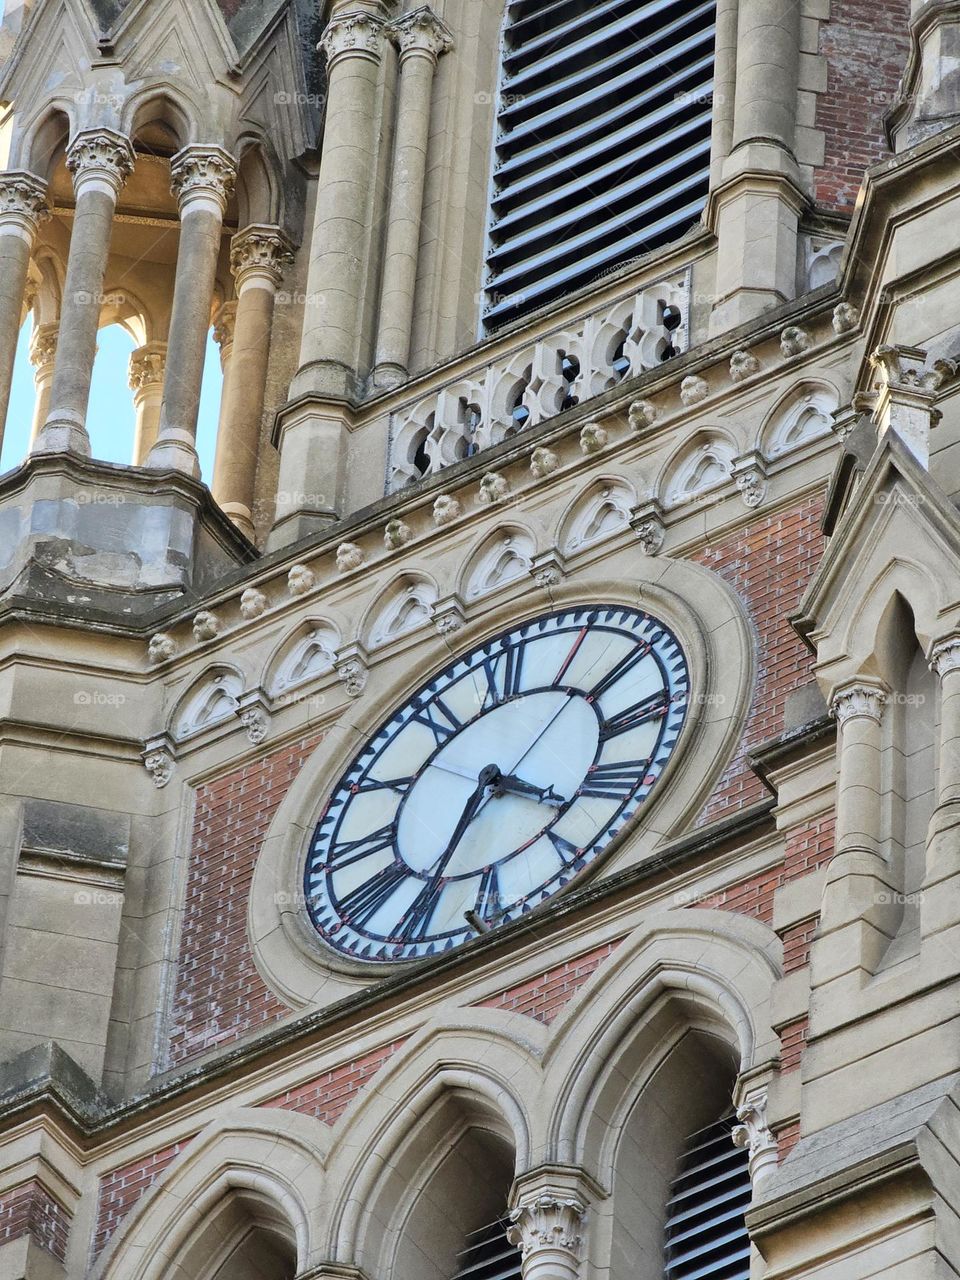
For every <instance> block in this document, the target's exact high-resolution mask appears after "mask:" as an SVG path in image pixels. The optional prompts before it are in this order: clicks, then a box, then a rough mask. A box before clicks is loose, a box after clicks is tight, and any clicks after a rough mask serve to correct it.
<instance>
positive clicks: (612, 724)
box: [600, 689, 669, 742]
mask: <svg viewBox="0 0 960 1280" xmlns="http://www.w3.org/2000/svg"><path fill="white" fill-rule="evenodd" d="M668 706H669V701H668V698H667V694H666V693H665V692H664V690H663V689H658V690H657V691H656V692H655V693H651V694H650V695H649V696H648V697H646V698H643V699H642V700H641V701H640V702H635V703H634V704H633V706H632V707H627V708H626V709H625V710H624V711H620V712H618V713H617V714H616V715H614V716H611V717H610V718H609V720H604V721H603V723H602V725H601V726H600V741H601V742H608V741H609V740H610V739H611V738H616V737H618V736H619V735H620V734H621V733H627V732H628V731H629V730H630V729H637V728H639V727H640V725H642V724H646V723H647V722H648V721H649V720H662V719H663V717H664V716H665V715H666V714H667V708H668Z"/></svg>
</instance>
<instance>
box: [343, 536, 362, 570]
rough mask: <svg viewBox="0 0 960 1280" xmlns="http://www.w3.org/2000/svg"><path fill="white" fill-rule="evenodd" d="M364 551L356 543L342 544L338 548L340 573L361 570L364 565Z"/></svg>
mask: <svg viewBox="0 0 960 1280" xmlns="http://www.w3.org/2000/svg"><path fill="white" fill-rule="evenodd" d="M363 559H364V557H363V551H362V550H361V549H360V547H358V546H357V544H356V543H355V542H341V543H340V545H339V547H337V569H338V570H339V572H340V573H349V572H350V571H351V570H352V569H359V568H360V566H361V565H362V564H363Z"/></svg>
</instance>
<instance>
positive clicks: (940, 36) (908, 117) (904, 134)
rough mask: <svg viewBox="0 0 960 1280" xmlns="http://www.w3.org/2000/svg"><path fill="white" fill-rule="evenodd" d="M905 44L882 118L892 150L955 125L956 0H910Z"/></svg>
mask: <svg viewBox="0 0 960 1280" xmlns="http://www.w3.org/2000/svg"><path fill="white" fill-rule="evenodd" d="M910 43H911V49H910V56H909V58H908V61H907V67H906V70H905V72H904V76H903V80H902V82H901V85H900V101H899V103H898V105H897V106H896V107H895V108H894V110H893V111H892V112H891V113H890V115H889V117H888V128H889V132H890V138H891V140H892V142H893V146H894V150H895V151H897V152H900V151H905V150H907V149H908V148H909V147H912V146H915V145H916V144H917V143H919V142H923V140H924V139H925V138H929V137H931V136H932V135H933V134H935V133H940V132H942V131H943V130H944V129H950V128H952V127H953V126H954V125H955V124H957V123H960V0H912V15H911V19H910Z"/></svg>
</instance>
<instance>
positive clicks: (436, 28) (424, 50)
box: [387, 5, 453, 63]
mask: <svg viewBox="0 0 960 1280" xmlns="http://www.w3.org/2000/svg"><path fill="white" fill-rule="evenodd" d="M387 34H388V35H389V37H390V39H391V40H392V41H393V43H394V44H395V45H396V46H397V48H398V49H399V50H400V58H401V61H402V60H403V59H405V58H407V57H410V56H413V55H416V54H419V55H420V56H422V57H427V58H430V59H431V61H433V62H434V63H436V61H437V59H438V58H440V57H442V55H443V54H445V53H447V52H448V50H450V49H452V48H453V36H452V35H451V33H450V30H449V28H448V27H446V26H445V25H444V23H443V22H441V21H440V19H439V18H438V17H437V15H436V14H435V13H434V12H433V10H432V9H431V8H430V6H429V5H424V6H423V8H421V9H415V10H414V11H413V13H408V14H406V15H405V16H404V17H402V18H398V19H397V21H396V22H391V24H390V26H389V27H388V28H387Z"/></svg>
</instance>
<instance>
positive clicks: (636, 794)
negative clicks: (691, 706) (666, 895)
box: [304, 607, 689, 961]
mask: <svg viewBox="0 0 960 1280" xmlns="http://www.w3.org/2000/svg"><path fill="white" fill-rule="evenodd" d="M688 689H689V679H688V673H687V665H686V662H685V660H684V656H683V652H682V651H681V649H680V646H679V644H678V643H677V640H676V638H675V637H674V636H673V635H672V634H671V632H669V631H668V630H667V629H666V627H664V625H663V624H662V623H661V622H658V621H657V620H656V619H655V618H651V617H650V616H649V615H647V614H645V613H641V612H639V611H638V610H635V609H626V608H620V607H591V608H582V609H567V610H564V611H562V612H560V613H553V614H550V615H548V616H546V617H541V618H537V619H535V620H533V621H532V622H527V623H524V624H523V625H522V626H518V627H515V628H514V629H512V630H510V631H508V632H506V633H505V634H503V635H501V636H499V637H497V638H496V639H493V640H489V641H487V642H486V643H485V644H482V645H479V646H478V647H477V648H475V649H473V650H471V651H470V652H469V653H467V654H465V655H464V656H463V657H462V658H459V659H458V660H457V661H456V662H453V663H451V664H450V666H448V667H447V668H446V670H444V671H442V672H441V673H440V674H439V675H437V676H435V677H434V679H432V680H431V681H430V683H429V684H427V685H425V686H424V687H423V688H422V689H421V690H420V691H419V692H418V693H417V694H416V695H415V696H414V697H413V698H411V699H410V700H409V702H407V703H406V705H405V706H403V707H401V708H400V710H398V711H397V712H396V713H395V714H394V715H393V716H392V717H391V718H390V719H389V720H388V721H387V722H386V724H384V725H383V726H382V728H380V729H379V730H378V732H377V733H376V734H374V736H373V737H372V738H371V739H370V741H369V742H368V743H367V745H366V746H365V747H364V748H363V750H362V751H361V752H360V753H359V755H357V757H356V758H355V759H354V761H353V763H352V764H351V765H350V767H349V769H347V771H346V773H345V774H344V775H343V777H342V778H341V779H340V781H339V782H338V783H337V785H336V787H335V788H334V790H333V793H332V795H331V796H330V799H329V800H328V801H327V804H326V806H325V808H324V811H323V814H322V815H321V818H320V821H319V822H318V824H317V827H316V831H315V832H314V836H313V840H312V842H311V845H310V850H309V854H308V857H307V866H306V872H305V877H304V883H305V890H306V900H307V906H308V910H309V912H310V916H311V919H312V920H313V923H314V925H315V927H316V928H317V930H318V932H319V933H320V934H321V936H322V937H323V938H324V939H325V940H326V942H328V943H329V944H330V945H331V946H333V947H335V948H336V949H337V950H338V951H340V952H343V953H344V954H345V955H348V956H352V957H354V958H356V959H361V960H374V961H399V960H413V959H416V958H418V957H422V956H428V955H435V954H437V953H439V952H442V951H446V950H449V949H450V948H451V947H454V946H456V945H458V944H459V943H461V942H465V941H466V940H467V939H468V938H471V937H474V936H476V932H477V929H476V928H475V927H474V926H473V925H471V924H470V923H469V922H468V920H467V919H466V918H465V913H466V912H470V913H475V918H476V917H479V919H480V920H481V921H482V922H484V923H485V924H487V925H490V926H493V925H497V924H501V923H504V922H506V921H508V920H513V919H515V918H516V917H517V916H519V915H522V914H523V913H524V912H526V911H529V910H531V909H532V908H533V907H536V906H537V905H539V904H540V903H541V902H543V901H544V900H545V899H546V898H549V897H550V896H551V895H552V894H554V893H556V892H557V891H558V890H559V889H561V888H563V886H564V885H566V884H567V883H568V882H569V881H570V880H571V879H572V878H573V877H574V876H575V875H577V873H578V872H580V871H582V870H583V869H584V868H585V867H587V866H588V865H589V864H590V863H591V862H593V861H594V860H595V859H596V858H597V857H598V856H599V855H600V854H601V853H602V851H603V849H604V848H605V847H606V845H607V844H608V843H609V842H610V840H611V839H612V838H613V837H614V836H615V835H616V834H617V832H618V831H620V829H621V828H622V827H623V825H624V824H625V823H626V822H627V821H628V820H629V819H630V818H631V817H632V816H633V814H634V813H635V812H636V810H637V808H638V807H639V805H640V804H641V803H642V802H643V800H644V799H645V798H646V796H647V794H648V793H649V791H650V788H651V787H652V786H653V785H654V783H655V782H656V780H657V778H658V777H659V776H660V774H661V772H662V771H663V768H664V765H665V764H666V762H667V760H668V759H669V757H670V754H671V752H672V751H673V749H674V746H675V745H676V742H677V738H678V736H679V734H680V729H681V727H682V725H683V719H684V715H685V712H686V706H687V695H688Z"/></svg>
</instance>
